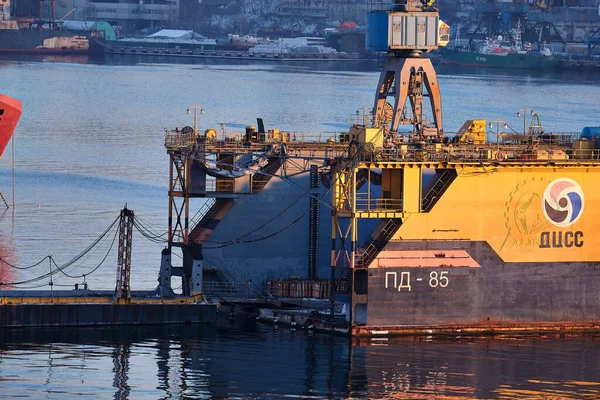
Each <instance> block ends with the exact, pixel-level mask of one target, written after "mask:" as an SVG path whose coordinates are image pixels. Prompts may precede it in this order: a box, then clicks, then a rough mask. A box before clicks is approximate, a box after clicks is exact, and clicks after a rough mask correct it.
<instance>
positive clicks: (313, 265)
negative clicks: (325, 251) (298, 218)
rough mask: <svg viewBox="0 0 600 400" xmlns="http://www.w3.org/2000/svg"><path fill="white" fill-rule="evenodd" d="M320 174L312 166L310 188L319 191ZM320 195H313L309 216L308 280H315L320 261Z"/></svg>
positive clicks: (310, 201) (310, 199) (314, 166)
mask: <svg viewBox="0 0 600 400" xmlns="http://www.w3.org/2000/svg"><path fill="white" fill-rule="evenodd" d="M319 186H320V184H319V174H318V171H317V166H316V165H311V166H310V188H311V189H313V191H314V189H318V188H319ZM319 206H320V204H319V195H318V193H311V194H310V198H309V207H310V209H309V214H308V279H315V278H316V277H317V274H318V268H317V265H318V260H319V211H320V208H319Z"/></svg>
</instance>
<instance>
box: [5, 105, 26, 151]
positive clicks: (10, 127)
mask: <svg viewBox="0 0 600 400" xmlns="http://www.w3.org/2000/svg"><path fill="white" fill-rule="evenodd" d="M22 110H23V106H22V104H21V102H20V101H19V100H17V99H13V98H12V97H8V96H5V95H3V94H0V157H2V154H4V149H5V148H6V145H7V144H8V141H9V140H10V138H11V137H12V135H13V132H14V131H15V128H16V126H17V123H18V122H19V118H20V117H21V112H22Z"/></svg>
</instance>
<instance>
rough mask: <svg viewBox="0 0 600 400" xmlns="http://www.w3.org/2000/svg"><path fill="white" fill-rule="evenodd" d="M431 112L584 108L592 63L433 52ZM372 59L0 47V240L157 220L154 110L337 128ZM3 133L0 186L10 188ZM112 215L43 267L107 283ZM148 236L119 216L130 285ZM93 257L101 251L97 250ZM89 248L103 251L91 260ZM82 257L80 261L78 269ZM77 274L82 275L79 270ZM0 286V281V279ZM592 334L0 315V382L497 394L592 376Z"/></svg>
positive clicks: (31, 246)
mask: <svg viewBox="0 0 600 400" xmlns="http://www.w3.org/2000/svg"><path fill="white" fill-rule="evenodd" d="M438 73H439V75H440V77H439V82H440V88H441V90H442V96H443V98H442V99H443V111H444V127H445V130H446V131H447V132H456V131H457V130H458V129H459V128H460V127H461V125H462V124H463V122H464V121H465V120H466V119H487V120H494V119H496V118H502V119H503V120H505V121H507V122H508V123H509V125H510V126H511V127H512V128H514V129H515V130H517V131H519V130H521V129H522V126H523V119H522V118H518V117H517V110H519V109H521V108H523V107H524V106H526V107H531V108H533V109H534V110H535V111H536V112H537V113H538V114H539V115H540V116H541V119H542V123H543V124H544V127H545V129H546V131H555V132H576V131H580V130H581V128H582V127H584V126H598V125H600V119H599V117H598V104H600V89H599V87H598V81H599V79H600V78H599V77H598V75H589V76H586V75H581V74H549V75H537V74H533V73H531V72H518V73H514V72H508V73H507V72H502V71H474V70H456V69H438ZM377 80H378V72H377V71H376V70H375V68H374V67H373V66H369V65H362V64H355V65H352V64H341V65H335V66H333V67H332V65H330V64H316V65H313V64H303V63H297V64H292V65H282V64H250V65H241V64H216V63H206V64H202V63H190V64H173V63H171V64H169V63H164V64H159V63H156V62H155V60H152V59H133V60H131V59H111V60H108V61H90V60H87V59H85V58H83V59H82V58H71V59H69V58H66V59H65V58H40V59H21V60H17V61H14V60H5V59H0V92H1V93H3V94H7V95H10V96H14V97H17V98H19V99H20V100H22V101H23V105H24V112H23V117H22V118H21V122H20V124H19V126H18V128H17V131H16V134H15V140H14V151H15V158H14V162H15V170H14V179H15V192H14V197H15V207H14V208H11V209H8V210H6V211H0V257H2V258H3V259H5V260H8V261H9V262H10V263H11V264H14V265H16V266H18V267H21V268H22V267H26V266H30V265H33V264H35V263H37V262H38V261H39V260H41V259H43V258H44V257H45V256H48V255H52V257H53V259H54V260H55V261H56V263H57V264H59V265H62V264H64V263H66V262H67V261H69V260H72V259H73V258H74V257H76V256H77V255H78V254H80V253H81V252H82V251H83V250H84V249H85V248H86V247H87V246H88V245H90V244H91V243H92V242H94V241H95V240H97V239H98V238H99V237H100V235H101V234H102V233H103V232H104V231H105V229H106V228H108V227H109V226H110V225H111V223H112V222H113V221H114V220H115V219H116V218H117V217H118V213H119V210H120V209H121V208H122V207H123V206H124V205H125V204H127V205H128V207H129V208H131V209H133V210H134V211H135V213H136V216H137V217H139V218H140V219H141V221H143V224H144V226H145V227H146V228H147V229H148V230H149V231H151V232H152V233H153V235H154V236H156V237H158V238H161V236H160V235H161V234H163V233H164V232H165V231H166V225H167V212H168V198H167V188H168V167H169V165H168V159H167V156H166V152H165V149H164V146H163V140H164V128H174V127H176V126H178V127H182V126H184V125H192V124H193V120H192V118H191V116H188V115H187V114H186V109H187V107H188V106H190V105H192V104H199V105H202V106H203V107H204V109H205V114H204V115H201V116H199V120H198V122H199V125H200V127H201V129H205V128H209V127H213V128H216V129H217V131H219V132H220V126H221V123H224V124H225V129H226V130H227V131H228V132H231V131H239V130H241V129H242V128H243V127H244V126H246V125H250V124H255V121H256V118H257V117H262V118H263V119H264V120H265V124H266V125H267V127H277V128H279V129H283V130H290V131H297V132H317V131H323V132H333V131H343V130H346V129H347V127H348V124H349V120H350V114H353V113H355V112H356V110H357V109H362V107H363V106H368V107H369V106H371V105H372V101H373V96H374V87H375V85H376V84H377ZM11 162H12V160H11V147H10V145H9V147H8V148H7V151H6V152H5V154H4V156H3V157H2V158H1V159H0V192H2V193H3V194H4V196H5V197H6V198H7V200H8V201H9V203H11V202H12V196H13V193H12V190H11V185H12V176H13V175H12V171H11ZM113 232H114V231H111V232H110V233H109V234H107V235H106V236H105V237H104V238H103V239H101V240H100V244H99V246H98V248H97V249H96V250H95V251H94V252H93V253H91V254H86V255H85V256H84V257H83V258H81V259H78V260H77V261H76V262H74V263H73V264H72V265H71V266H70V267H69V268H68V272H69V274H70V275H71V276H77V277H76V278H69V277H67V276H64V275H61V274H56V275H54V276H53V278H52V279H53V283H54V288H69V287H72V286H73V284H74V283H82V282H83V281H84V280H85V282H86V283H88V285H89V287H90V288H91V289H112V288H114V275H115V263H116V248H115V247H114V246H112V247H111V243H112V241H113V236H112V234H113ZM163 246H164V243H162V242H160V240H158V241H149V240H147V239H146V238H144V237H142V236H141V235H139V234H137V232H136V234H134V244H133V254H132V258H133V265H132V286H133V287H134V288H135V289H153V288H154V287H155V286H156V277H157V274H158V266H159V263H160V251H161V250H162V248H163ZM104 259H105V260H104ZM103 260H104V261H103ZM52 268H54V267H53V266H52V265H51V264H50V263H49V262H48V261H47V260H46V261H44V262H43V263H42V264H40V265H38V266H35V267H33V268H30V269H26V270H22V269H15V268H10V267H8V266H7V265H0V281H1V282H4V283H6V282H13V283H14V282H23V283H22V284H20V285H18V286H17V287H18V288H45V289H48V288H49V281H50V279H49V278H43V279H36V278H38V277H40V276H43V275H44V274H46V273H47V272H49V271H51V270H52ZM92 272H93V273H92ZM84 275H85V277H84ZM3 290H10V288H9V287H6V286H3ZM599 355H600V346H599V343H598V339H597V338H594V337H585V338H544V339H540V338H536V339H527V338H520V339H514V338H513V339H510V338H503V339H489V338H484V339H458V340H452V341H450V340H440V339H432V338H429V339H428V338H422V339H418V340H412V341H389V342H375V343H367V344H365V343H362V344H360V345H359V346H350V345H349V344H348V342H347V341H346V340H345V339H343V338H336V337H330V336H326V335H319V334H314V335H309V334H308V333H306V332H300V331H299V332H291V331H288V330H285V329H281V330H274V329H273V328H272V327H270V326H263V325H257V324H255V323H253V322H252V323H248V324H241V325H240V324H237V323H230V322H229V321H227V320H226V321H221V322H220V323H219V325H218V326H216V327H170V328H127V329H119V330H108V329H107V330H83V329H82V330H72V329H70V330H69V331H64V330H57V331H51V332H37V331H7V332H0V397H2V398H14V397H19V396H20V397H28V398H70V397H75V396H86V397H87V396H89V397H94V396H99V397H104V398H107V397H111V398H264V397H267V398H280V397H304V396H306V397H315V398H343V397H354V398H365V397H370V398H382V397H387V398H390V397H399V398H414V397H419V398H440V397H448V398H481V397H484V398H514V397H540V396H546V397H554V398H556V397H590V398H597V397H598V396H599V395H600V393H599V391H600V383H599V382H600V378H599V377H600V358H599Z"/></svg>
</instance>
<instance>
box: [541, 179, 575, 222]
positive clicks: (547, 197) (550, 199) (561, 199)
mask: <svg viewBox="0 0 600 400" xmlns="http://www.w3.org/2000/svg"><path fill="white" fill-rule="evenodd" d="M542 209H543V210H544V215H545V216H546V218H547V219H548V221H550V222H551V223H552V224H553V225H555V226H559V227H561V228H564V227H567V226H570V225H573V224H574V223H575V222H577V220H578V219H579V217H581V214H582V213H583V190H581V187H580V186H579V185H578V184H577V183H576V182H575V181H574V180H572V179H568V178H560V179H557V180H555V181H552V182H551V183H550V184H549V185H548V187H546V190H545V191H544V195H543V196H542Z"/></svg>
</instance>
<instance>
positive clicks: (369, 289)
mask: <svg viewBox="0 0 600 400" xmlns="http://www.w3.org/2000/svg"><path fill="white" fill-rule="evenodd" d="M386 7H387V8H379V4H378V2H373V4H372V8H371V9H370V10H369V12H370V16H369V21H370V28H369V29H370V32H371V33H372V35H371V36H370V37H369V38H368V41H369V43H370V46H371V48H372V49H375V50H381V51H387V55H388V58H387V62H386V64H385V65H384V67H383V69H382V73H381V77H380V80H379V83H378V86H377V88H376V95H375V101H374V105H373V109H372V110H369V109H365V110H363V111H362V112H361V111H360V110H359V112H358V113H357V114H355V115H353V117H352V119H351V126H350V129H349V130H348V132H342V133H337V134H332V135H325V134H322V135H320V136H313V137H308V136H306V135H303V136H302V137H300V136H299V135H298V134H296V133H294V132H281V131H279V130H277V129H270V130H266V129H264V127H263V126H262V121H261V120H259V121H258V122H259V124H258V125H259V127H258V129H257V128H255V127H253V126H248V127H247V128H246V130H245V131H244V132H239V133H233V132H225V130H223V131H222V132H217V130H216V129H210V128H209V129H206V130H205V131H204V132H203V133H199V132H198V129H196V127H194V128H191V127H188V128H185V129H184V130H182V131H169V132H167V136H166V142H165V144H166V147H167V151H168V153H169V157H170V160H171V163H170V164H171V174H170V179H171V185H170V204H171V211H170V217H169V232H170V233H169V243H170V246H169V248H173V247H181V248H182V249H183V258H184V263H183V267H181V268H180V269H179V270H177V271H176V272H173V273H172V274H176V275H177V274H178V275H180V276H182V277H183V281H184V282H189V283H190V285H187V286H186V287H187V288H188V289H186V290H190V291H192V290H193V287H194V284H196V285H198V284H199V282H198V279H196V278H194V277H197V276H201V277H202V279H203V280H204V281H203V282H202V284H201V285H200V286H204V288H205V292H206V288H207V287H208V286H210V285H213V284H215V282H217V283H221V284H223V285H224V286H223V288H224V290H227V291H229V292H235V291H236V288H239V287H240V286H241V285H247V284H248V282H252V283H253V284H254V285H256V287H257V288H259V287H261V285H262V282H263V281H265V280H272V279H281V278H286V277H290V276H293V277H299V278H304V279H312V278H315V277H320V278H328V279H329V280H328V284H329V285H330V290H329V294H330V296H331V306H332V307H331V321H333V320H334V318H333V316H334V310H333V304H334V299H335V301H337V302H342V303H344V304H346V305H347V307H345V308H344V310H345V312H346V322H347V324H348V325H347V326H348V330H349V331H352V333H353V334H355V335H380V334H392V333H411V334H412V333H422V334H430V333H432V332H435V333H457V332H464V333H468V332H477V333H479V332H497V331H532V330H533V331H535V330H556V329H558V330H561V329H572V330H587V329H596V328H597V327H598V324H599V322H600V297H598V296H597V295H596V291H595V290H594V289H593V288H594V287H597V286H598V284H600V276H599V275H598V274H597V273H596V269H597V267H598V265H599V261H600V255H598V253H597V251H596V250H595V249H597V248H598V246H599V245H600V243H597V242H598V239H596V238H595V237H594V236H593V235H592V232H593V231H594V230H595V229H597V228H598V226H597V225H598V222H597V221H598V219H597V218H596V211H595V210H594V207H593V204H594V203H595V202H597V201H598V200H599V199H598V195H597V189H596V187H595V184H594V182H595V181H596V180H597V179H598V177H599V175H597V174H598V173H599V172H600V141H599V138H598V137H594V136H593V135H585V134H584V135H580V134H577V133H552V132H548V131H545V130H544V127H543V126H542V123H541V120H540V117H539V115H538V114H535V113H533V112H531V115H530V123H529V125H527V124H526V121H527V120H526V119H524V127H523V132H522V133H521V132H516V131H515V130H511V131H509V132H507V129H508V127H507V126H506V124H505V123H504V121H501V120H496V121H492V122H491V123H490V125H488V123H487V121H484V120H479V119H469V120H467V121H466V122H465V123H464V125H463V127H462V128H461V129H460V130H459V131H458V132H453V133H450V132H446V131H444V129H443V125H442V112H441V96H440V90H439V88H438V82H437V76H436V75H435V71H434V69H433V67H432V66H431V63H430V61H429V60H428V59H427V58H424V57H422V53H424V52H427V51H429V50H431V49H433V48H435V47H437V46H440V45H443V44H445V43H446V42H447V39H448V27H447V25H445V24H444V23H443V22H442V21H440V20H439V17H438V15H437V10H436V9H435V8H433V7H432V6H431V4H429V3H428V2H421V1H404V2H400V1H399V2H397V3H395V4H394V6H393V7H392V8H391V9H389V5H387V6H386ZM375 32H377V35H375V36H373V35H374V33H375ZM427 103H429V104H430V105H431V115H432V117H433V118H432V119H433V120H432V121H428V118H427V116H426V114H425V112H424V108H425V107H424V106H425V105H426V104H427ZM523 111H524V112H525V111H530V110H523ZM494 124H495V125H494ZM494 127H495V128H496V129H495V132H494V130H493V128H494ZM501 129H502V131H501ZM195 199H203V200H202V205H201V207H203V208H201V207H198V208H196V207H194V206H192V207H191V208H190V205H191V204H192V202H193V201H196V200H195ZM301 199H304V200H305V201H300V200H301ZM190 209H191V210H196V209H200V211H199V212H198V214H197V215H194V216H192V213H193V211H192V213H191V212H190ZM167 258H168V257H167ZM172 269H173V268H172V266H171V265H170V264H169V263H168V262H165V263H163V268H162V271H169V270H172ZM223 271H227V273H226V275H227V276H224V275H223ZM170 276H171V275H170V274H168V273H165V275H164V277H165V280H164V282H166V283H165V285H164V290H165V291H169V290H170V286H169V284H168V280H169V279H170ZM195 279H196V280H195Z"/></svg>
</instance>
